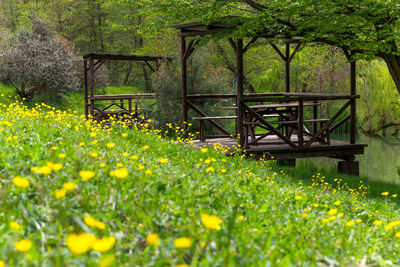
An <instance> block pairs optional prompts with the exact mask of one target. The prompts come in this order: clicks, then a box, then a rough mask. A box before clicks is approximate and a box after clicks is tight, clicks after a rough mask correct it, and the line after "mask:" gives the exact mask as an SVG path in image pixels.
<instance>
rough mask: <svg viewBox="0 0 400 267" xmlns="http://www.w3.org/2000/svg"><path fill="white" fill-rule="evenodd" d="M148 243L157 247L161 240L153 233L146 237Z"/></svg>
mask: <svg viewBox="0 0 400 267" xmlns="http://www.w3.org/2000/svg"><path fill="white" fill-rule="evenodd" d="M146 242H147V243H149V244H150V245H154V246H157V245H158V244H159V243H160V239H159V238H158V234H156V233H152V234H149V235H148V236H147V237H146Z"/></svg>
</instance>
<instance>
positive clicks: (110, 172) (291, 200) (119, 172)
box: [0, 101, 400, 267]
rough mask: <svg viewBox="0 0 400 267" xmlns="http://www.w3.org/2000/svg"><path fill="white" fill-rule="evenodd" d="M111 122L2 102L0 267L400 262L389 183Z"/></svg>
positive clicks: (398, 230)
mask: <svg viewBox="0 0 400 267" xmlns="http://www.w3.org/2000/svg"><path fill="white" fill-rule="evenodd" d="M110 124H111V126H110V127H100V126H99V125H95V124H93V123H91V122H90V121H88V120H85V119H84V118H83V117H82V116H78V115H77V114H76V113H75V112H73V111H68V112H66V111H59V110H56V109H55V108H52V107H50V106H47V105H45V104H36V106H35V107H34V108H31V109H28V108H26V107H24V106H23V104H22V103H21V102H18V101H15V102H13V103H9V104H1V107H0V188H1V190H0V214H1V216H0V267H1V266H181V267H183V266H288V265H303V266H308V265H318V264H319V265H322V266H339V265H347V266H348V265H353V266H366V265H367V264H376V265H386V266H387V265H389V266H390V265H394V264H400V220H399V217H398V204H396V202H394V201H392V200H394V199H396V197H397V193H398V192H382V194H381V195H380V196H379V197H378V198H368V188H367V187H366V186H364V185H363V183H362V182H360V184H359V185H357V186H356V187H354V188H352V187H351V186H349V185H347V184H346V181H345V178H340V177H324V176H323V174H320V173H316V174H315V175H313V177H312V179H310V183H307V182H299V180H297V179H296V177H292V175H288V174H286V173H285V171H284V170H281V171H277V170H276V166H274V163H273V162H267V161H264V160H262V159H261V160H252V159H245V158H243V157H242V156H240V155H238V154H237V155H234V156H231V157H227V156H226V155H225V154H224V153H223V152H221V151H219V149H215V148H213V147H209V148H194V147H192V146H191V145H189V144H185V143H183V142H180V141H179V140H171V139H163V138H162V137H161V133H160V132H159V131H156V130H150V129H147V128H144V129H140V130H138V129H136V128H135V127H132V128H128V127H125V126H123V125H118V124H116V123H113V122H111V123H110ZM171 127H172V126H171ZM176 131H177V132H179V128H177V129H176Z"/></svg>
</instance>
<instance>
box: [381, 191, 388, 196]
mask: <svg viewBox="0 0 400 267" xmlns="http://www.w3.org/2000/svg"><path fill="white" fill-rule="evenodd" d="M381 195H382V196H385V197H386V196H387V195H389V192H382V193H381Z"/></svg>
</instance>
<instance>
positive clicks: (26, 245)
mask: <svg viewBox="0 0 400 267" xmlns="http://www.w3.org/2000/svg"><path fill="white" fill-rule="evenodd" d="M14 247H15V248H16V249H17V250H18V251H20V252H27V251H29V250H30V249H31V248H32V242H31V241H30V240H28V239H22V240H20V241H17V242H15V243H14Z"/></svg>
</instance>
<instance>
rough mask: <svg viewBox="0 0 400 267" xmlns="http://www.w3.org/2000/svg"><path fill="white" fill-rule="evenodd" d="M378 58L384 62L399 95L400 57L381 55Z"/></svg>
mask: <svg viewBox="0 0 400 267" xmlns="http://www.w3.org/2000/svg"><path fill="white" fill-rule="evenodd" d="M380 57H381V58H383V60H384V61H385V63H386V65H387V67H388V69H389V72H390V75H391V76H392V78H393V81H394V83H395V85H396V88H397V91H398V92H399V93H400V56H394V55H389V54H383V55H380Z"/></svg>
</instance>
